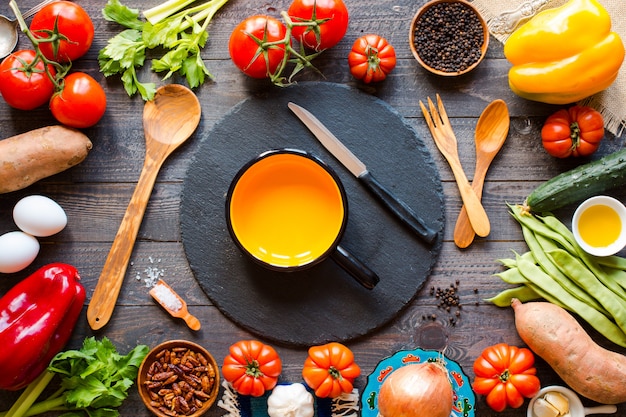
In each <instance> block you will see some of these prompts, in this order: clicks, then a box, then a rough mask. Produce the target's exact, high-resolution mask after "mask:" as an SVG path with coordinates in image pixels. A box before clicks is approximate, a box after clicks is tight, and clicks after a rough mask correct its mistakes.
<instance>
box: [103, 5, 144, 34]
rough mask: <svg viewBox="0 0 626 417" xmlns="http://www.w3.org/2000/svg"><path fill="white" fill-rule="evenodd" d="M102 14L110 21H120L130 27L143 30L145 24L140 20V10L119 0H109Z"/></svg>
mask: <svg viewBox="0 0 626 417" xmlns="http://www.w3.org/2000/svg"><path fill="white" fill-rule="evenodd" d="M102 16H103V17H104V18H105V19H106V20H108V21H109V22H115V23H119V24H120V25H122V26H126V27H127V28H130V29H136V30H141V27H142V26H143V22H142V21H141V20H139V10H137V9H130V8H128V7H126V6H124V5H123V4H121V3H120V2H119V0H109V2H108V3H107V4H106V5H105V6H104V9H102Z"/></svg>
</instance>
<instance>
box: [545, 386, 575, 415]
mask: <svg viewBox="0 0 626 417" xmlns="http://www.w3.org/2000/svg"><path fill="white" fill-rule="evenodd" d="M543 398H545V400H546V401H547V402H549V403H550V405H552V406H553V407H554V408H556V409H557V410H558V411H559V414H560V415H565V414H567V413H569V400H568V399H567V397H566V396H565V395H563V394H561V393H560V392H557V391H550V392H547V393H546V395H545V396H544V397H543Z"/></svg>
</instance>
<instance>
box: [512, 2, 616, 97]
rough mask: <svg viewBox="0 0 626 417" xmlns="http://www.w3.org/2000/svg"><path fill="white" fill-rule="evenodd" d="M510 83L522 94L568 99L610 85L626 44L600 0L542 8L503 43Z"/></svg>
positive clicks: (585, 94) (582, 95)
mask: <svg viewBox="0 0 626 417" xmlns="http://www.w3.org/2000/svg"><path fill="white" fill-rule="evenodd" d="M504 55H505V56H506V58H507V59H508V60H509V62H511V63H512V64H513V67H512V68H511V69H510V70H509V86H510V87H511V90H513V92H514V93H515V94H517V95H519V96H520V97H524V98H527V99H529V100H534V101H540V102H543V103H550V104H568V103H573V102H576V101H579V100H581V99H583V98H586V97H589V96H591V95H593V94H595V93H597V92H600V91H602V90H604V89H606V88H607V87H608V86H609V85H611V84H612V83H613V81H615V78H616V77H617V73H618V71H619V69H620V67H621V65H622V62H623V61H624V44H623V43H622V40H621V39H620V37H619V35H618V34H617V33H615V32H612V31H611V17H610V16H609V14H608V12H607V11H606V9H604V7H602V5H600V3H598V2H597V1H596V0H570V1H569V2H567V3H565V4H564V5H563V6H561V7H557V8H553V9H547V10H544V11H542V12H540V13H538V14H537V15H535V16H534V17H533V18H532V19H530V20H529V21H528V22H526V23H525V24H523V25H522V26H520V27H519V29H517V30H516V31H515V32H513V34H511V36H510V37H509V39H508V40H507V41H506V42H505V44H504Z"/></svg>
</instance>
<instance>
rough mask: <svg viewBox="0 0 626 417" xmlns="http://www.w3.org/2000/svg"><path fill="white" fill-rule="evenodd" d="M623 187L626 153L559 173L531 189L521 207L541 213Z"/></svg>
mask: <svg viewBox="0 0 626 417" xmlns="http://www.w3.org/2000/svg"><path fill="white" fill-rule="evenodd" d="M621 185H626V149H622V150H619V151H617V152H614V153H612V154H609V155H606V156H603V157H602V158H600V159H598V160H595V161H592V162H589V163H586V164H583V165H580V166H577V167H576V168H574V169H571V170H569V171H566V172H563V173H561V174H559V175H557V176H556V177H554V178H552V179H551V180H548V181H546V182H544V183H543V184H541V185H540V186H538V187H537V188H535V189H534V190H533V192H531V193H530V195H529V196H528V197H527V198H526V202H525V203H524V206H525V207H526V208H527V209H528V210H531V211H533V212H535V213H544V212H548V211H552V210H555V209H558V208H560V207H564V206H566V205H568V204H571V203H575V202H577V201H581V200H585V199H587V198H589V197H593V196H595V195H598V194H600V193H602V192H604V191H606V190H609V189H611V188H616V187H619V186H621Z"/></svg>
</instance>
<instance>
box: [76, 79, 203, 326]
mask: <svg viewBox="0 0 626 417" xmlns="http://www.w3.org/2000/svg"><path fill="white" fill-rule="evenodd" d="M200 114H201V109H200V102H199V101H198V97H196V95H195V94H194V93H193V92H192V91H191V90H190V89H188V88H187V87H184V86H182V85H176V84H170V85H165V86H163V87H160V88H159V89H158V90H157V92H156V94H155V96H154V99H152V100H151V101H148V102H147V103H146V104H145V106H144V110H143V128H144V133H145V136H146V157H145V160H144V164H143V168H142V170H141V174H140V176H139V181H138V183H137V187H136V188H135V192H134V193H133V195H132V197H131V199H130V203H129V204H128V208H127V209H126V214H125V215H124V218H123V219H122V223H121V225H120V227H119V230H118V231H117V234H116V235H115V240H114V241H113V245H112V246H111V251H110V252H109V255H108V257H107V259H106V261H105V263H104V268H103V269H102V273H101V274H100V279H99V280H98V284H97V285H96V288H95V290H94V293H93V296H92V297H91V301H90V303H89V307H88V308H87V321H88V322H89V325H90V326H91V328H92V329H93V330H98V329H100V328H102V327H103V326H104V325H106V324H107V323H108V322H109V319H110V318H111V315H112V314H113V309H114V308H115V303H116V301H117V297H118V295H119V292H120V289H121V288H122V282H123V281H124V275H125V274H126V268H127V267H128V261H129V260H130V256H131V254H132V251H133V246H134V245H135V239H136V238H137V233H138V232H139V226H141V221H142V220H143V215H144V213H145V211H146V206H147V205H148V200H149V199H150V194H151V193H152V188H153V187H154V183H155V181H156V177H157V175H158V173H159V170H160V169H161V166H162V165H163V162H164V161H165V159H166V158H167V157H168V156H169V155H170V154H171V153H172V152H173V151H174V150H175V149H176V148H178V147H179V146H180V145H181V144H182V143H183V142H185V141H186V140H187V139H188V138H189V137H190V136H191V134H192V133H193V132H194V131H195V130H196V127H198V124H199V123H200Z"/></svg>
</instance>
